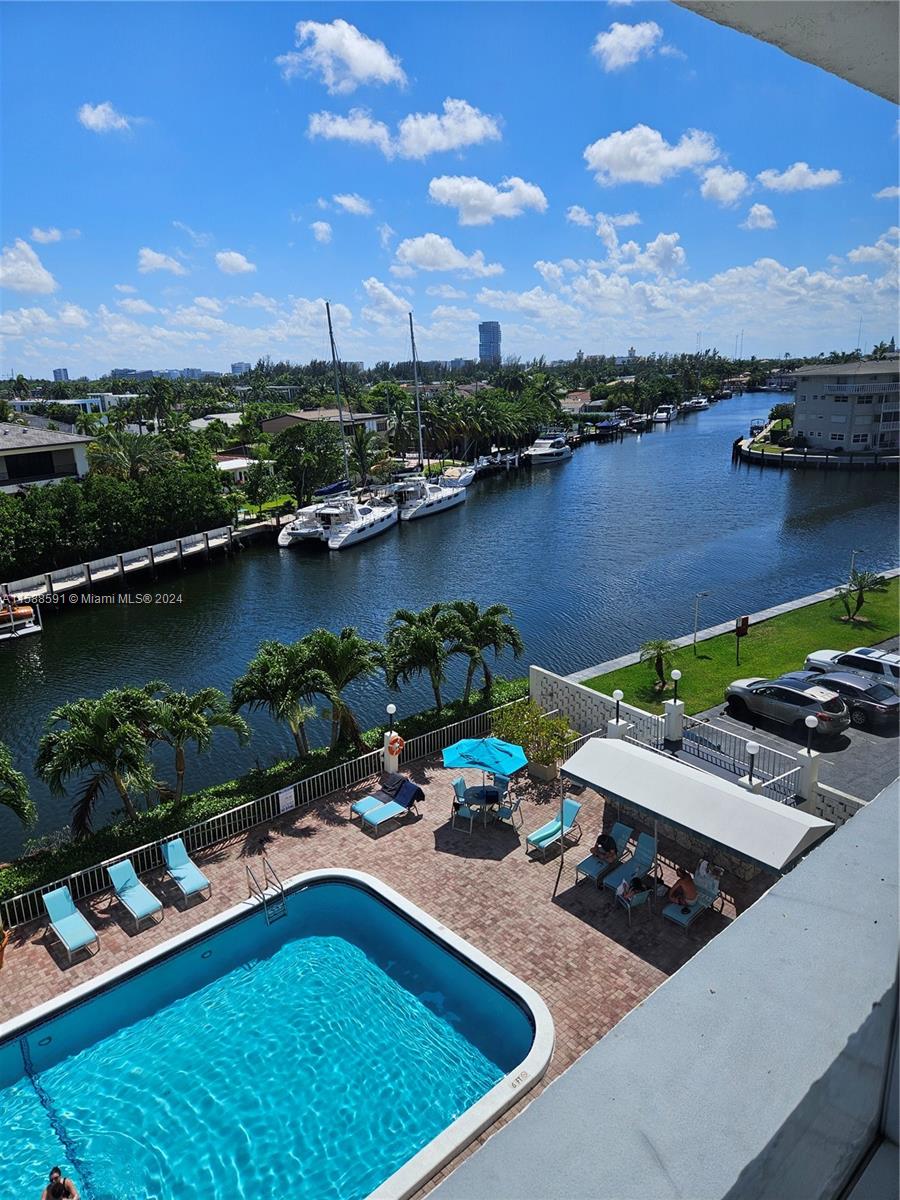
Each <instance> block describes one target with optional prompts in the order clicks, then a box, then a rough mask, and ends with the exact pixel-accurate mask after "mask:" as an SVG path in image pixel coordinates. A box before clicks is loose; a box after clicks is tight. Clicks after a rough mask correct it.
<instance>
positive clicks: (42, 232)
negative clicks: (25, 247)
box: [31, 226, 62, 245]
mask: <svg viewBox="0 0 900 1200" xmlns="http://www.w3.org/2000/svg"><path fill="white" fill-rule="evenodd" d="M31 240H32V241H33V242H40V243H41V244H42V245H47V244H48V243H49V242H60V241H62V230H60V229H57V228H56V227H55V226H51V227H50V228H49V229H38V227H37V226H35V227H34V228H33V229H32V231H31Z"/></svg>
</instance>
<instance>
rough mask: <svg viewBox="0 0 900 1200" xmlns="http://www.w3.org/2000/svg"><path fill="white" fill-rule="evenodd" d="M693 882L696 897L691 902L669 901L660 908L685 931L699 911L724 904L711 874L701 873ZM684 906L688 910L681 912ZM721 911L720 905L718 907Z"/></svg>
mask: <svg viewBox="0 0 900 1200" xmlns="http://www.w3.org/2000/svg"><path fill="white" fill-rule="evenodd" d="M694 883H696V885H697V899H696V900H695V901H694V903H693V904H685V905H682V904H674V903H669V904H667V905H666V906H665V908H664V909H663V910H662V915H663V916H664V917H665V918H666V920H668V921H673V922H674V923H675V924H676V925H680V926H681V928H682V929H683V930H684V931H685V932H687V929H688V926H690V925H691V924H692V923H693V922H694V921H696V919H697V917H699V916H700V914H701V913H704V912H706V910H707V909H708V908H713V907H714V906H715V905H716V904H719V905H720V906H722V905H724V901H723V899H722V896H721V894H720V892H719V881H718V879H716V878H715V876H713V875H705V876H704V875H701V876H695V877H694ZM684 908H686V909H687V910H688V911H687V912H683V911H682V910H683V909H684ZM720 911H721V907H720Z"/></svg>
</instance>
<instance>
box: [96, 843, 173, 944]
mask: <svg viewBox="0 0 900 1200" xmlns="http://www.w3.org/2000/svg"><path fill="white" fill-rule="evenodd" d="M106 873H107V874H108V875H109V878H110V880H111V882H112V885H113V890H114V891H115V893H116V895H117V896H118V898H119V899H120V900H121V901H122V903H123V904H124V905H125V907H126V908H127V909H128V911H129V912H130V913H131V915H132V916H133V917H134V924H135V928H137V929H140V926H141V921H145V920H147V919H148V918H149V917H154V916H155V915H156V914H157V913H159V919H160V921H161V920H162V919H163V906H162V901H161V900H159V899H157V897H156V896H154V895H153V893H152V892H151V891H150V889H149V888H147V887H145V886H144V885H143V884H142V883H141V881H140V880H139V879H138V877H137V875H136V874H135V870H134V867H133V866H132V863H131V859H130V858H126V859H123V861H122V862H117V863H113V865H112V866H111V867H107V868H106Z"/></svg>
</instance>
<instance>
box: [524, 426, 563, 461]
mask: <svg viewBox="0 0 900 1200" xmlns="http://www.w3.org/2000/svg"><path fill="white" fill-rule="evenodd" d="M522 457H523V458H527V459H528V461H529V462H530V463H531V465H532V466H533V467H541V466H545V465H550V464H553V463H561V462H566V460H567V459H570V458H571V457H572V447H571V446H570V445H569V444H568V442H567V441H566V439H565V436H564V435H563V434H561V433H560V434H553V435H550V436H548V437H540V438H538V439H537V440H536V441H535V443H534V445H533V446H529V447H528V449H527V450H525V451H524V452H523V454H522Z"/></svg>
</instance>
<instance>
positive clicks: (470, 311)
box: [431, 304, 479, 325]
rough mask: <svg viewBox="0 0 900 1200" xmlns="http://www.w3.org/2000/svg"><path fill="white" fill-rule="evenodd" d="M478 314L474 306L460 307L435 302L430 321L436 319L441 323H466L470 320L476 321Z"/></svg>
mask: <svg viewBox="0 0 900 1200" xmlns="http://www.w3.org/2000/svg"><path fill="white" fill-rule="evenodd" d="M478 315H479V314H478V313H477V312H476V311H475V309H474V308H460V307H459V305H457V304H437V305H435V307H434V308H433V309H432V310H431V319H432V321H438V322H440V323H441V324H442V325H461V324H464V323H465V324H468V323H469V322H470V321H477V320H478Z"/></svg>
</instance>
